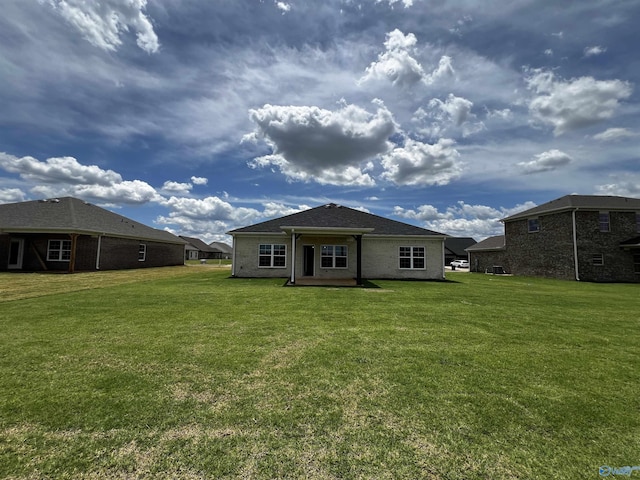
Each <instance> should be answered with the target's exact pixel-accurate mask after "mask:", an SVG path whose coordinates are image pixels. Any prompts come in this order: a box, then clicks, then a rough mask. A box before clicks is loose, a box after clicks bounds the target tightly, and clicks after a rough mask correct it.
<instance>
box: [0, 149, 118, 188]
mask: <svg viewBox="0 0 640 480" xmlns="http://www.w3.org/2000/svg"><path fill="white" fill-rule="evenodd" d="M0 167H1V168H3V169H4V170H6V171H8V172H11V173H17V174H19V175H20V177H21V178H23V179H25V180H30V181H35V182H42V183H68V184H86V183H91V184H97V185H110V184H112V183H118V182H121V181H122V177H121V176H120V174H118V173H116V172H114V171H113V170H103V169H102V168H100V167H98V166H96V165H88V166H86V165H82V164H80V163H79V162H78V161H77V160H76V159H75V158H73V157H52V158H48V159H47V160H46V161H44V162H41V161H40V160H37V159H35V158H33V157H20V158H18V157H15V156H13V155H9V154H7V153H3V152H0Z"/></svg>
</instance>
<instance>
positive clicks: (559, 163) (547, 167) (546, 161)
mask: <svg viewBox="0 0 640 480" xmlns="http://www.w3.org/2000/svg"><path fill="white" fill-rule="evenodd" d="M571 162H573V158H571V156H570V155H568V154H566V153H564V152H562V151H560V150H556V149H553V150H549V151H547V152H543V153H540V154H538V155H535V157H534V159H533V160H530V161H528V162H520V163H518V167H520V168H521V169H522V170H523V171H524V172H525V173H526V174H530V173H540V172H549V171H552V170H557V169H558V168H559V167H564V166H565V165H568V164H570V163H571Z"/></svg>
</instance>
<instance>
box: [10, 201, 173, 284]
mask: <svg viewBox="0 0 640 480" xmlns="http://www.w3.org/2000/svg"><path fill="white" fill-rule="evenodd" d="M184 251H185V242H184V241H183V240H181V239H180V238H178V237H176V236H175V235H173V234H171V233H169V232H165V231H163V230H157V229H155V228H151V227H148V226H146V225H143V224H142V223H139V222H136V221H134V220H131V219H129V218H126V217H123V216H122V215H118V214H116V213H113V212H110V211H108V210H105V209H103V208H100V207H97V206H95V205H93V204H91V203H88V202H85V201H82V200H79V199H77V198H72V197H64V198H54V199H49V200H34V201H28V202H19V203H7V204H4V205H0V271H6V270H14V271H63V272H69V273H73V272H76V271H88V270H120V269H128V268H145V267H164V266H169V265H183V264H184Z"/></svg>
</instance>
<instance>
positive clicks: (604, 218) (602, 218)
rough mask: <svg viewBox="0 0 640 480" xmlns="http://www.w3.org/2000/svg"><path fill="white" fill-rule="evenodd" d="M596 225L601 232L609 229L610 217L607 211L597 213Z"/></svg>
mask: <svg viewBox="0 0 640 480" xmlns="http://www.w3.org/2000/svg"><path fill="white" fill-rule="evenodd" d="M598 225H599V226H600V231H601V232H609V231H611V219H610V218H609V212H600V213H599V214H598Z"/></svg>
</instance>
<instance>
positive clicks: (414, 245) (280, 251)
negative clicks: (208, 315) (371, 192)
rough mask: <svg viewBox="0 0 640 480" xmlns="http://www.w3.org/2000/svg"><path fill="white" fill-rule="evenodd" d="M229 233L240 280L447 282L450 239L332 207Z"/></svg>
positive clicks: (403, 224)
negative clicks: (446, 248) (447, 241)
mask: <svg viewBox="0 0 640 480" xmlns="http://www.w3.org/2000/svg"><path fill="white" fill-rule="evenodd" d="M228 233H229V235H231V236H232V237H233V268H232V275H233V276H235V277H283V278H288V279H289V282H290V283H291V284H296V283H303V282H309V281H313V280H319V281H322V280H336V279H353V280H354V282H355V283H356V284H362V283H363V280H364V279H382V278H387V279H416V280H443V279H444V239H445V237H446V235H444V234H442V233H438V232H433V231H431V230H427V229H424V228H420V227H416V226H414V225H409V224H406V223H402V222H398V221H395V220H390V219H387V218H384V217H380V216H378V215H372V214H370V213H365V212H361V211H359V210H355V209H352V208H348V207H343V206H341V205H336V204H333V203H330V204H327V205H322V206H319V207H316V208H312V209H310V210H305V211H303V212H299V213H295V214H293V215H287V216H284V217H281V218H276V219H274V220H268V221H266V222H262V223H258V224H255V225H250V226H247V227H244V228H239V229H236V230H232V231H230V232H228Z"/></svg>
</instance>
